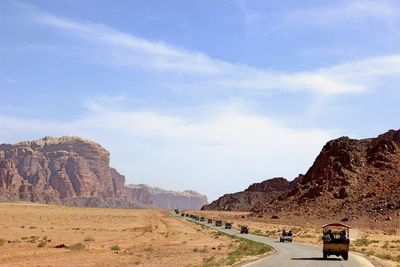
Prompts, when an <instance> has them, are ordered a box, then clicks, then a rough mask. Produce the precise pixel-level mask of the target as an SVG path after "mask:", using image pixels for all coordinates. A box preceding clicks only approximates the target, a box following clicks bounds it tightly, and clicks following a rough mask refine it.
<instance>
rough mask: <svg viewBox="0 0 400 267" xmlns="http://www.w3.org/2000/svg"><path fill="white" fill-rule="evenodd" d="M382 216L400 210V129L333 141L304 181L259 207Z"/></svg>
mask: <svg viewBox="0 0 400 267" xmlns="http://www.w3.org/2000/svg"><path fill="white" fill-rule="evenodd" d="M284 210H290V211H294V212H296V213H298V214H307V215H309V216H326V217H337V216H342V217H346V218H357V217H360V216H362V215H367V216H373V217H374V218H377V217H379V216H381V217H382V218H383V217H385V216H387V214H391V213H393V212H396V211H400V130H399V131H394V130H391V131H389V132H387V133H385V134H382V135H379V136H378V137H376V138H369V139H362V140H356V139H350V138H348V137H341V138H338V139H335V140H332V141H329V142H328V143H327V144H326V145H325V146H324V147H323V149H322V150H321V152H320V154H319V155H318V157H317V158H316V160H315V161H314V163H313V165H312V166H311V167H310V169H309V170H308V171H307V173H306V174H305V175H304V177H303V178H302V181H301V183H300V184H299V185H298V186H296V187H295V188H293V189H291V190H290V191H288V192H286V193H284V194H282V195H280V196H279V197H278V198H276V199H274V200H272V201H271V202H270V203H265V204H264V205H262V206H259V207H258V208H257V210H256V211H257V212H266V211H267V212H273V213H279V212H280V211H284Z"/></svg>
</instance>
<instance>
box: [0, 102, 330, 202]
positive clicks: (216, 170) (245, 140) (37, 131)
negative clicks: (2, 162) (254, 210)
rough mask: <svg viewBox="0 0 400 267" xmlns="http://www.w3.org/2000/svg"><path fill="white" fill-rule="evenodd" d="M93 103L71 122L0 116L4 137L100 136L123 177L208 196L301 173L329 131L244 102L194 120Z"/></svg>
mask: <svg viewBox="0 0 400 267" xmlns="http://www.w3.org/2000/svg"><path fill="white" fill-rule="evenodd" d="M99 106H100V105H97V108H96V109H92V110H89V111H88V115H87V116H86V117H83V118H81V119H79V120H77V121H72V122H68V123H58V122H52V121H42V120H29V119H18V118H9V117H8V118H7V117H0V124H1V125H2V132H1V133H0V139H1V140H3V141H7V142H17V141H21V139H20V138H21V136H19V134H21V133H23V136H24V137H23V138H27V137H29V138H32V139H35V138H39V137H42V136H45V135H56V136H60V135H78V136H83V137H85V138H88V139H92V140H94V141H97V142H99V143H100V144H102V145H103V146H104V147H105V148H107V149H109V150H110V152H111V158H112V163H113V165H114V166H115V167H117V169H118V170H119V171H121V172H122V173H123V174H125V175H126V176H127V177H128V179H129V182H133V183H138V182H144V183H149V184H152V185H157V186H161V187H164V188H177V189H180V190H183V189H185V188H190V187H191V188H192V189H196V190H199V191H202V192H205V193H207V194H209V196H211V197H212V198H215V197H217V196H218V195H221V194H223V193H226V192H232V191H237V190H242V189H243V188H244V187H246V186H247V185H248V184H249V183H251V182H255V181H261V180H262V179H264V178H269V177H272V176H278V175H282V176H286V177H287V178H289V179H291V178H293V177H294V176H295V175H297V174H298V173H300V172H306V171H307V168H308V167H309V166H310V165H311V164H312V161H313V159H314V158H315V156H316V155H317V154H318V152H319V150H320V149H321V147H322V145H323V144H324V143H325V142H326V141H327V140H328V139H330V138H332V137H333V136H334V133H333V132H328V131H324V130H319V129H312V128H309V129H297V128H291V127H287V126H284V125H281V124H280V123H278V122H276V121H274V120H273V119H270V118H267V117H262V116H259V115H255V114H252V113H248V112H243V109H245V108H243V109H241V108H240V107H238V105H236V107H232V106H229V105H228V106H222V107H221V106H220V107H215V108H214V110H215V113H214V114H213V115H207V116H203V118H201V119H199V120H196V121H193V120H188V119H186V118H184V117H180V116H171V115H165V114H160V113H157V112H153V111H141V110H131V111H121V110H118V109H114V108H112V107H111V108H110V107H108V106H104V105H103V106H102V108H99Z"/></svg>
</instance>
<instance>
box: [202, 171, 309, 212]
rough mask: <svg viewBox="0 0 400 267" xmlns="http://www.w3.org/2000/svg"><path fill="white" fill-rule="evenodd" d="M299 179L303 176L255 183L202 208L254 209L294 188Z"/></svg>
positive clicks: (226, 209)
mask: <svg viewBox="0 0 400 267" xmlns="http://www.w3.org/2000/svg"><path fill="white" fill-rule="evenodd" d="M299 177H301V175H300V176H299ZM299 179H301V178H298V179H296V180H294V181H292V182H289V181H287V180H286V179H285V178H282V177H278V178H272V179H269V180H265V181H263V182H261V183H254V184H252V185H250V186H249V187H248V188H247V189H246V190H244V191H243V192H237V193H233V194H226V195H224V196H222V197H220V198H219V199H217V200H215V201H213V202H211V203H210V204H209V205H205V206H203V207H202V210H225V211H252V210H253V209H254V207H256V206H258V205H260V204H261V205H262V204H263V203H268V202H270V201H271V200H273V199H274V198H276V197H277V196H279V195H280V194H282V193H284V192H287V191H289V190H290V189H292V188H294V187H295V185H296V184H298V183H299Z"/></svg>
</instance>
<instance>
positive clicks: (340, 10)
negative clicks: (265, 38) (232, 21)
mask: <svg viewBox="0 0 400 267" xmlns="http://www.w3.org/2000/svg"><path fill="white" fill-rule="evenodd" d="M238 6H239V8H240V9H241V10H242V12H243V15H244V19H245V23H246V25H247V27H249V28H252V31H254V32H258V34H262V32H270V31H274V30H282V29H284V28H290V27H294V28H296V29H297V28H299V27H305V26H307V27H310V26H311V27H313V28H326V27H338V25H347V26H349V27H350V26H351V27H354V26H355V24H363V23H365V22H368V21H371V20H373V21H375V22H380V23H384V24H391V23H393V22H395V21H398V20H399V18H400V15H399V9H400V6H399V5H398V3H397V2H396V1H381V0H349V1H334V2H321V4H319V5H318V4H312V5H307V4H306V3H303V5H296V6H295V7H292V8H290V6H287V8H286V9H284V10H282V11H280V12H279V11H278V13H276V14H274V15H273V16H266V15H265V13H266V12H268V10H269V3H268V2H265V1H261V2H258V1H246V0H242V1H238ZM349 23H351V24H349Z"/></svg>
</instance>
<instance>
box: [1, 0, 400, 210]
mask: <svg viewBox="0 0 400 267" xmlns="http://www.w3.org/2000/svg"><path fill="white" fill-rule="evenodd" d="M399 11H400V3H399V2H397V1H375V0H368V1H355V0H350V1H345V0H343V1H334V2H331V3H327V2H326V1H306V2H301V3H300V2H296V1H295V2H292V1H279V2H278V1H261V0H259V1H257V0H256V1H246V0H237V1H228V0H223V1H127V0H126V1H118V2H117V3H115V2H111V1H105V0H104V1H94V0H88V1H74V0H63V1H51V0H33V1H23V0H21V1H14V0H4V1H1V2H0V23H1V24H0V30H1V33H2V34H1V35H0V97H1V99H2V105H1V106H0V127H1V132H0V143H16V142H20V141H25V140H35V139H40V138H42V137H44V136H65V135H72V136H80V137H83V138H86V139H89V140H92V141H95V142H97V143H99V144H100V145H102V146H103V147H104V148H106V149H107V150H108V151H110V153H111V166H113V167H115V168H116V169H117V170H118V171H119V172H120V173H121V174H123V175H125V176H126V178H127V180H126V183H127V184H129V183H132V184H148V185H150V186H152V187H159V188H162V189H167V190H174V191H183V190H195V191H197V192H200V193H202V194H206V195H207V197H208V200H209V201H210V202H211V201H212V200H215V199H216V198H218V197H219V196H222V195H223V194H225V193H232V192H237V191H241V190H243V189H245V188H247V187H248V186H249V185H250V184H251V183H254V182H261V181H263V180H266V179H269V178H272V177H285V178H287V179H288V180H292V179H293V178H295V177H296V176H297V175H298V174H299V173H303V174H304V173H305V172H306V171H307V170H308V168H309V167H310V166H311V165H312V163H313V161H314V159H315V158H316V156H317V155H318V153H319V152H320V150H321V148H322V147H323V145H324V144H325V143H326V142H327V141H329V140H331V139H334V138H337V137H340V136H343V135H346V136H350V137H352V138H366V137H374V136H377V135H378V134H381V133H384V132H386V131H387V130H389V129H399V128H400V127H399V125H398V119H397V118H398V117H399V115H400V110H399V109H398V108H397V106H398V103H399V100H400V91H399V88H398V84H399V82H400V76H399V75H398V74H400V48H399V47H400V35H399V33H398V30H397V29H398V28H399V26H400V12H399Z"/></svg>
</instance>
